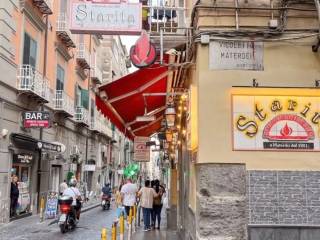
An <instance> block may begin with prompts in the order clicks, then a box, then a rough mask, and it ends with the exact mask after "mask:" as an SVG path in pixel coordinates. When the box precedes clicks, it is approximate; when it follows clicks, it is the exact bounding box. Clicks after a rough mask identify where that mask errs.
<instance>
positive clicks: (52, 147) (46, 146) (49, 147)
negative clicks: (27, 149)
mask: <svg viewBox="0 0 320 240" xmlns="http://www.w3.org/2000/svg"><path fill="white" fill-rule="evenodd" d="M37 145H38V148H39V149H41V150H44V151H52V152H62V146H61V145H60V144H54V143H48V142H43V141H39V142H38V143H37Z"/></svg>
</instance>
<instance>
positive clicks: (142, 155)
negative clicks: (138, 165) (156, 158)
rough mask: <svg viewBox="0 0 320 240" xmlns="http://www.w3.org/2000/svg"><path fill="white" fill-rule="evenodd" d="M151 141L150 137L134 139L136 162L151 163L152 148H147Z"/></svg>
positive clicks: (134, 158)
mask: <svg viewBox="0 0 320 240" xmlns="http://www.w3.org/2000/svg"><path fill="white" fill-rule="evenodd" d="M148 141H149V138H148V137H135V138H134V156H133V160H134V161H136V162H149V161H150V147H148V146H147V144H146V143H147V142H148Z"/></svg>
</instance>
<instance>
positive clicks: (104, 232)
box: [101, 228, 107, 240]
mask: <svg viewBox="0 0 320 240" xmlns="http://www.w3.org/2000/svg"><path fill="white" fill-rule="evenodd" d="M101 240H107V229H106V228H102V231H101Z"/></svg>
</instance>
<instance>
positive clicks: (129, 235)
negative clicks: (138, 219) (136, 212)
mask: <svg viewBox="0 0 320 240" xmlns="http://www.w3.org/2000/svg"><path fill="white" fill-rule="evenodd" d="M132 210H133V209H132V207H130V211H129V217H128V222H129V229H128V240H131V235H132Z"/></svg>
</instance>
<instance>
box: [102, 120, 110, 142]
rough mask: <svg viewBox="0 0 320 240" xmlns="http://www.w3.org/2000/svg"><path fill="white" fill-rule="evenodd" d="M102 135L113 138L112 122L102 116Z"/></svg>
mask: <svg viewBox="0 0 320 240" xmlns="http://www.w3.org/2000/svg"><path fill="white" fill-rule="evenodd" d="M101 133H102V134H104V135H105V136H107V137H109V138H112V130H111V122H110V120H108V119H106V118H105V117H104V116H102V121H101Z"/></svg>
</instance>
